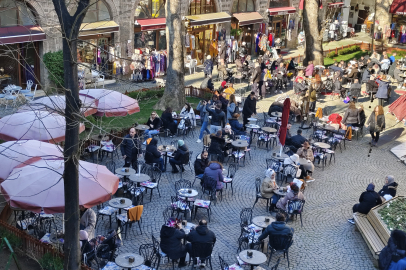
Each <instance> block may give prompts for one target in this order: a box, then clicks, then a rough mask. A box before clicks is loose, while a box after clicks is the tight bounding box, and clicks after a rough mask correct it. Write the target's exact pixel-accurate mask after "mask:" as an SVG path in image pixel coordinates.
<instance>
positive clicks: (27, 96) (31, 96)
mask: <svg viewBox="0 0 406 270" xmlns="http://www.w3.org/2000/svg"><path fill="white" fill-rule="evenodd" d="M37 87H38V84H36V85H35V88H34V91H32V92H31V91H30V92H29V93H27V94H24V96H25V98H26V99H27V100H29V101H31V100H34V97H35V93H36V92H37Z"/></svg>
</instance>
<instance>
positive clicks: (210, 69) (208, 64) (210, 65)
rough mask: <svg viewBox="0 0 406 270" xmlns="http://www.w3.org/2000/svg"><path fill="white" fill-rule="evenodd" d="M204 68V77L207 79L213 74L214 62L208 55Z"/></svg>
mask: <svg viewBox="0 0 406 270" xmlns="http://www.w3.org/2000/svg"><path fill="white" fill-rule="evenodd" d="M203 66H204V76H205V77H207V76H208V75H211V74H212V73H213V61H212V60H211V56H210V55H208V56H207V58H206V60H205V61H204V63H203Z"/></svg>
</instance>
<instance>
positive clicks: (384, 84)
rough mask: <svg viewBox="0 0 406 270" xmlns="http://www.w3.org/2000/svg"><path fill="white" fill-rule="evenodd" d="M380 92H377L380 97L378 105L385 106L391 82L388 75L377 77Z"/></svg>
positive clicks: (377, 96)
mask: <svg viewBox="0 0 406 270" xmlns="http://www.w3.org/2000/svg"><path fill="white" fill-rule="evenodd" d="M376 82H377V83H378V92H376V94H375V97H376V98H377V99H378V105H380V106H383V103H384V100H385V99H388V90H389V87H390V82H389V81H387V80H386V75H383V76H382V79H379V78H378V79H377V80H376Z"/></svg>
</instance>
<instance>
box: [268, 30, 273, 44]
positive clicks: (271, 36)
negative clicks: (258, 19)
mask: <svg viewBox="0 0 406 270" xmlns="http://www.w3.org/2000/svg"><path fill="white" fill-rule="evenodd" d="M272 40H273V35H272V34H271V33H269V35H268V41H269V47H272Z"/></svg>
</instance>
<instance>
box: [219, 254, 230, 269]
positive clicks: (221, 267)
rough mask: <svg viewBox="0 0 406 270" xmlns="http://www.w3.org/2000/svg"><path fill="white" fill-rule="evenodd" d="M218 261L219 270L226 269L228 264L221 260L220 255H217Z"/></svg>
mask: <svg viewBox="0 0 406 270" xmlns="http://www.w3.org/2000/svg"><path fill="white" fill-rule="evenodd" d="M219 261H220V269H221V270H225V269H228V266H229V264H228V263H227V262H226V261H225V260H224V259H223V258H221V256H220V255H219Z"/></svg>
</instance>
